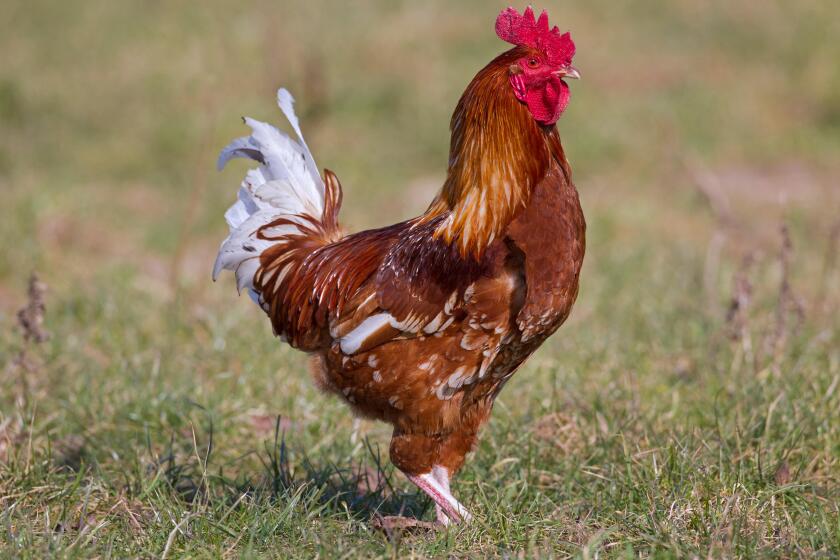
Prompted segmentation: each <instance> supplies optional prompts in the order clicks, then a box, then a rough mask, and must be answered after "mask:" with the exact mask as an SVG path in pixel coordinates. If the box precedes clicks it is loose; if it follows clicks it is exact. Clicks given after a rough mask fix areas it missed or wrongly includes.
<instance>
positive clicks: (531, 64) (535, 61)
mask: <svg viewBox="0 0 840 560" xmlns="http://www.w3.org/2000/svg"><path fill="white" fill-rule="evenodd" d="M539 65H540V60H539V59H538V58H529V59H528V66H529V67H531V68H536V67H537V66H539Z"/></svg>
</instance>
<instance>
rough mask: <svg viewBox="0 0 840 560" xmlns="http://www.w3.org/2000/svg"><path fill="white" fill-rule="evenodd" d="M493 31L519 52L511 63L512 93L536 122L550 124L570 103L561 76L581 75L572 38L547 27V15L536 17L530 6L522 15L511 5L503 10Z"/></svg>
mask: <svg viewBox="0 0 840 560" xmlns="http://www.w3.org/2000/svg"><path fill="white" fill-rule="evenodd" d="M496 34H497V35H498V36H499V38H500V39H502V40H503V41H507V42H508V43H512V44H514V45H516V46H517V50H518V51H521V56H520V58H519V59H518V60H517V61H516V62H515V63H514V64H512V65H511V66H510V84H511V86H512V87H513V93H514V95H516V98H517V99H519V101H521V102H522V103H525V104H526V105H527V106H528V109H529V110H530V111H531V115H533V117H534V119H535V120H536V121H537V122H539V123H540V124H543V125H553V124H554V123H556V122H557V119H559V118H560V115H561V114H562V113H563V111H564V110H565V109H566V106H567V105H568V104H569V86H568V85H567V84H566V82H564V81H563V78H573V79H577V78H580V74H579V73H578V71H577V69H576V68H575V67H574V66H572V57H573V56H574V55H575V44H574V42H572V37H571V36H570V35H569V33H563V34H561V33H560V30H559V29H558V28H557V27H554V28H551V29H549V27H548V14H547V13H546V12H545V11H543V12H542V13H541V14H540V17H539V19H535V18H534V11H533V10H532V9H531V8H530V7H528V8H527V9H526V10H525V13H524V14H521V15H520V14H519V12H517V11H516V10H514V9H513V8H507V9H506V10H503V11H502V13H500V14H499V17H498V18H497V19H496Z"/></svg>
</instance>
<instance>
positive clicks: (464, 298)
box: [254, 47, 585, 474]
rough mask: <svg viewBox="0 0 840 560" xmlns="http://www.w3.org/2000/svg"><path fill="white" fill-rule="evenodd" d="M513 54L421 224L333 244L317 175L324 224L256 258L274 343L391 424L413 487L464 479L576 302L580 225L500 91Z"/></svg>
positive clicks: (534, 134)
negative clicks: (443, 476)
mask: <svg viewBox="0 0 840 560" xmlns="http://www.w3.org/2000/svg"><path fill="white" fill-rule="evenodd" d="M523 52H524V48H523V47H517V48H514V49H512V50H511V51H508V52H507V53H504V54H502V55H500V56H499V57H497V59H496V60H494V61H493V62H491V63H490V64H489V65H488V66H487V67H486V68H484V69H483V70H482V71H480V72H479V73H478V75H477V76H476V77H475V79H474V80H473V82H472V83H471V84H470V86H469V87H468V88H467V90H466V91H465V93H464V95H463V96H462V98H461V101H460V102H459V104H458V107H457V109H456V111H455V114H454V115H453V118H452V125H451V128H452V143H451V151H450V162H449V173H448V176H447V179H446V183H445V184H444V186H443V189H442V191H441V193H440V194H439V195H438V196H437V197H436V198H435V200H434V201H433V202H432V204H431V206H430V207H429V209H428V210H427V212H426V213H425V214H424V215H423V216H420V217H419V218H416V219H413V220H409V221H406V222H402V223H399V224H396V225H393V226H389V227H386V228H382V229H378V230H371V231H365V232H361V233H357V234H354V235H349V236H346V237H341V234H340V232H339V228H338V224H337V222H336V215H337V212H338V207H339V206H340V192H341V189H340V186H339V185H338V181H337V179H336V178H335V176H334V175H332V174H331V173H329V172H328V174H327V187H328V188H327V204H326V207H327V211H326V214H325V218H324V219H323V220H320V221H319V220H315V219H312V218H306V223H305V226H306V227H305V228H303V227H302V228H301V230H302V232H301V233H300V234H295V235H293V236H287V237H285V238H284V239H283V241H285V243H283V244H282V245H278V246H277V248H276V249H275V248H274V247H272V248H269V249H268V250H266V251H264V252H263V253H262V255H261V257H260V264H261V267H260V269H259V270H258V272H257V274H256V276H255V282H254V284H255V289H256V290H257V291H258V292H259V293H260V296H261V299H262V301H263V302H264V303H265V304H266V306H267V312H268V314H269V315H270V317H271V320H272V324H273V326H274V329H275V331H276V333H277V334H279V335H281V336H283V337H284V338H285V339H286V340H288V341H289V342H290V343H291V344H292V345H293V346H295V347H297V348H300V349H302V350H305V351H308V352H310V353H312V355H313V357H314V359H315V361H316V368H315V376H316V380H317V382H318V384H319V386H321V387H322V388H324V389H325V390H329V391H332V392H335V393H336V394H338V395H340V396H341V397H343V398H344V399H345V400H346V401H347V402H348V403H349V404H350V405H351V406H352V407H353V408H354V409H355V410H356V411H358V412H359V413H360V414H363V415H365V416H368V417H372V418H376V419H380V420H384V421H386V422H389V423H391V424H393V426H394V437H393V439H392V443H391V457H392V460H393V462H394V463H395V464H396V466H397V467H399V468H400V469H401V470H403V471H405V472H406V473H409V474H418V473H423V472H428V471H429V469H431V467H432V465H441V466H444V467H446V468H447V469H448V470H449V472H450V473H454V472H456V471H457V470H458V469H459V468H460V467H461V466H462V464H463V461H464V456H465V455H466V453H467V452H468V451H469V450H470V449H471V447H472V446H473V444H474V443H475V441H476V437H477V434H478V432H479V429H480V428H481V426H482V425H483V424H484V422H485V421H486V420H487V418H488V416H489V414H490V410H491V408H492V405H493V401H494V399H495V398H496V396H497V395H498V393H499V391H500V390H501V388H502V386H503V385H504V383H505V382H506V381H507V379H509V377H510V376H511V375H512V374H513V372H514V371H516V369H517V368H518V367H519V366H520V365H521V364H522V363H523V362H524V361H525V359H526V358H527V357H528V356H530V355H531V354H532V353H533V352H534V350H536V348H537V347H538V346H539V345H540V344H541V343H542V342H543V341H544V340H545V339H546V338H547V337H548V336H549V335H550V334H551V333H553V332H554V331H555V330H556V329H557V327H559V326H560V324H561V323H562V322H563V321H564V320H565V319H566V318H567V317H568V315H569V312H570V311H571V308H572V304H573V303H574V301H575V298H576V297H577V292H578V278H579V273H580V268H581V265H582V262H583V254H584V246H585V223H584V218H583V213H582V211H581V208H580V203H579V201H578V196H577V191H576V190H575V187H574V185H573V184H572V182H571V172H570V169H569V165H568V163H567V161H566V157H565V155H564V153H563V149H562V146H561V144H560V139H559V136H558V133H557V129H556V128H555V127H554V126H551V127H544V126H541V125H539V124H537V123H536V122H535V121H534V119H533V118H532V117H531V115H530V114H529V112H528V110H527V108H526V107H525V106H524V105H522V104H521V103H520V102H518V101H517V100H516V98H515V97H514V95H513V92H512V91H511V89H510V86H509V84H508V67H509V66H510V64H511V63H512V62H513V61H514V60H516V59H517V58H519V57H521V56H522V55H523ZM298 223H300V222H298ZM273 225H277V224H276V223H272V224H268V225H267V226H264V228H263V229H265V230H266V231H270V229H271V227H272V226H273ZM375 320H378V322H376V321H375ZM368 325H372V326H370V327H369V328H368ZM366 329H367V330H366ZM362 331H363V334H364V336H363V337H361V338H362V339H363V340H361V343H359V344H358V345H354V346H353V347H352V348H350V349H348V346H350V345H349V343H347V344H345V343H346V341H347V340H348V339H347V337H353V336H354V333H359V332H362ZM355 336H358V335H355Z"/></svg>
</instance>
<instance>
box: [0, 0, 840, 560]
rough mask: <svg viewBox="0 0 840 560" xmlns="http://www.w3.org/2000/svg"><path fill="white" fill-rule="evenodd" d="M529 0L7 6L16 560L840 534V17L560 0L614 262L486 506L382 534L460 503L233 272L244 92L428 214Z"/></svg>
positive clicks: (5, 465) (543, 365) (830, 553)
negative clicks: (333, 388)
mask: <svg viewBox="0 0 840 560" xmlns="http://www.w3.org/2000/svg"><path fill="white" fill-rule="evenodd" d="M505 5H507V4H506V3H500V2H495V1H494V2H487V1H479V0H469V1H465V2H458V3H453V2H443V1H442V0H432V1H430V2H401V1H400V2H392V1H388V2H386V1H385V0H380V1H374V0H364V1H360V2H352V3H350V2H346V3H345V2H326V1H324V0H316V1H312V2H283V3H280V2H269V1H262V2H256V3H250V4H248V5H243V4H232V3H225V2H221V1H220V0H210V1H207V2H202V3H187V2H180V1H173V2H150V1H140V0H126V1H123V2H58V1H55V2H48V1H45V0H36V1H34V2H33V1H29V2H23V1H22V0H11V2H6V3H5V5H4V7H3V10H2V11H3V15H2V16H0V50H2V52H3V53H4V54H3V56H2V58H1V59H0V129H2V135H0V203H1V204H0V208H2V210H0V239H2V240H3V242H2V244H0V557H3V558H7V557H21V558H44V557H58V558H74V557H117V558H124V557H144V558H145V557H159V556H167V557H169V558H175V557H198V558H210V557H220V556H221V557H263V556H267V557H278V558H289V557H300V558H308V557H316V556H317V557H323V558H355V557H367V556H369V557H383V558H385V557H389V558H397V557H399V558H403V557H473V558H481V557H504V558H532V557H567V556H578V557H583V558H595V557H600V558H608V557H610V558H611V557H619V558H623V557H626V558H630V557H639V556H641V557H648V556H656V557H701V558H703V557H735V556H738V557H780V558H785V557H806V556H807V557H822V558H836V557H838V556H840V320H838V319H837V317H838V313H840V262H838V261H839V260H840V159H838V153H840V66H838V64H837V60H840V43H838V42H837V41H836V38H837V37H838V36H840V7H838V5H835V4H832V3H830V2H823V1H817V0H806V1H804V2H797V3H791V2H782V1H781V0H768V1H766V2H748V1H746V0H742V1H739V2H723V1H722V0H716V1H713V2H700V1H697V0H678V1H670V0H669V1H666V0H659V1H655V0H647V1H644V2H634V3H627V5H626V6H625V5H624V4H621V3H616V2H612V1H609V0H595V1H592V2H577V3H574V5H572V3H570V2H551V3H550V5H548V6H546V7H547V8H549V11H550V14H551V16H552V19H553V21H554V22H556V23H557V24H558V25H559V26H560V27H561V28H567V29H571V30H572V32H573V37H574V38H575V40H576V42H577V45H578V56H577V58H576V65H577V66H578V67H579V68H580V69H581V73H582V74H583V80H581V81H580V82H579V83H574V84H572V86H573V91H572V101H571V105H570V108H569V110H568V111H567V112H566V114H565V115H564V117H563V119H562V120H561V121H560V130H561V135H562V137H563V138H564V143H565V146H566V149H567V153H568V155H569V157H570V160H571V162H572V165H573V168H574V170H575V181H576V183H577V185H578V188H579V190H580V193H581V199H582V202H583V205H584V209H585V211H586V213H587V218H588V222H589V239H588V241H589V243H588V254H587V260H586V263H585V266H584V271H583V278H582V287H581V294H580V299H579V301H578V304H577V306H576V308H575V311H574V312H573V315H572V318H571V319H570V321H569V322H568V323H567V324H566V325H565V326H564V327H563V328H562V329H561V330H560V331H559V332H558V334H557V335H555V336H554V337H553V338H552V339H550V341H549V342H548V343H547V344H546V345H545V347H544V348H542V349H541V350H540V351H539V353H538V354H537V355H536V356H534V357H533V359H532V360H531V361H530V362H528V364H527V366H526V367H524V368H523V369H522V370H520V372H519V373H518V374H517V375H516V376H515V377H514V378H513V380H512V381H511V383H509V384H508V386H507V388H506V389H505V391H504V392H503V393H502V395H501V397H500V398H499V400H498V401H497V406H496V408H495V412H494V416H493V419H492V421H491V423H490V424H489V425H488V427H487V429H486V430H485V432H484V434H483V438H482V440H481V444H480V446H479V448H478V449H477V452H476V453H475V455H474V456H473V457H472V459H471V460H470V461H469V462H468V464H467V467H466V468H465V469H464V471H463V473H462V474H461V476H460V477H459V478H458V479H457V480H456V481H455V487H454V490H455V494H456V495H457V496H458V497H459V498H460V499H462V501H463V502H465V504H466V505H467V507H469V508H470V509H471V510H472V511H473V513H474V514H476V520H475V522H474V523H473V524H472V525H470V526H468V527H463V528H454V529H451V530H448V531H442V532H438V533H435V534H402V533H389V534H385V533H381V532H379V531H377V530H375V529H374V528H373V527H372V519H373V518H374V517H375V515H377V514H396V513H399V512H401V511H403V512H406V513H413V514H417V515H423V516H426V518H429V517H430V516H432V515H433V513H434V512H433V508H432V507H431V506H430V503H429V501H428V500H427V499H425V498H424V497H423V496H422V495H420V494H418V492H417V491H416V490H415V489H414V488H413V487H412V486H411V485H410V484H409V483H408V482H407V481H406V480H405V479H404V478H403V477H401V475H400V474H399V473H397V472H395V471H394V469H393V467H391V466H390V464H389V463H388V461H387V443H388V438H389V430H388V429H387V428H386V427H385V426H383V425H379V424H374V423H370V422H367V421H354V419H353V418H352V416H351V415H350V414H349V412H348V411H347V410H346V409H345V408H344V407H343V406H342V405H341V404H340V403H338V402H337V401H335V400H334V399H331V398H328V397H325V396H323V395H321V394H319V393H318V392H317V391H316V390H315V389H314V388H313V386H312V384H311V382H310V380H309V376H308V371H307V364H306V361H305V358H304V357H303V356H302V355H300V354H298V353H296V352H293V351H291V350H290V349H289V348H287V347H285V346H283V345H282V344H280V343H279V341H277V340H276V339H274V338H273V337H272V335H271V331H270V327H269V324H268V322H267V320H265V318H264V317H263V316H262V315H261V313H260V312H259V311H258V310H257V309H256V307H255V306H253V305H251V304H250V302H249V301H247V298H242V299H238V298H237V297H236V293H235V290H234V285H233V281H232V279H231V278H230V277H227V276H226V277H225V278H224V279H223V280H222V281H220V282H218V283H217V284H213V283H212V282H211V281H210V269H211V267H212V263H213V259H214V257H215V251H216V249H217V247H218V243H219V241H220V240H221V239H222V238H223V237H224V235H225V234H226V228H225V225H224V222H223V220H222V213H223V211H224V209H225V208H226V207H227V206H228V205H229V204H230V203H231V202H232V200H233V199H234V196H235V189H236V187H237V185H238V182H239V180H240V178H241V175H242V173H243V172H244V169H245V167H244V164H234V165H231V166H229V168H228V169H227V170H225V172H224V173H221V174H217V173H216V172H215V171H214V163H215V156H216V154H217V153H218V150H219V149H220V148H221V147H222V146H223V145H224V144H226V143H227V141H228V140H230V139H231V138H233V137H235V136H239V135H242V134H243V133H244V132H245V128H244V127H243V125H242V123H241V121H240V120H239V117H240V115H243V114H246V115H250V116H253V117H255V118H260V119H263V120H274V121H279V119H280V114H279V111H277V109H276V107H274V105H273V97H274V92H275V90H276V88H277V87H279V86H281V85H283V86H286V87H288V88H289V89H291V91H292V92H293V93H294V94H295V95H296V96H297V98H298V100H299V105H298V106H299V109H300V113H301V117H302V125H303V128H304V131H305V132H306V133H307V136H308V141H309V144H310V146H311V147H312V148H313V151H314V153H315V156H316V158H317V160H318V163H319V164H320V165H322V166H327V167H330V168H331V169H334V170H335V171H336V172H337V173H338V175H339V176H340V177H341V179H342V182H343V184H344V186H345V210H344V211H343V223H344V224H345V226H347V227H348V229H350V230H356V229H361V228H365V227H371V226H375V225H385V224H387V223H393V222H394V221H397V220H399V219H402V218H405V217H407V216H410V215H415V214H417V213H419V212H420V211H422V210H423V209H424V208H425V205H426V204H427V202H428V200H429V199H430V197H431V196H432V195H433V193H434V191H435V190H436V189H437V188H438V187H439V185H440V184H441V180H442V177H443V173H444V171H445V162H446V153H447V148H448V138H449V137H448V132H447V128H448V119H449V115H450V113H451V111H452V109H453V108H454V106H455V103H456V101H457V98H458V96H459V95H460V93H461V91H462V90H463V88H464V86H465V85H466V83H467V82H468V81H469V79H470V78H471V77H472V75H473V74H474V73H475V72H476V71H477V70H478V69H479V68H480V67H481V66H483V65H484V64H485V63H486V62H487V61H489V60H490V59H491V58H492V57H493V56H494V55H495V54H496V53H498V52H500V51H501V50H502V49H503V48H504V45H503V44H502V43H501V42H500V41H499V40H498V39H496V37H495V35H494V33H493V21H494V18H495V16H496V14H497V13H498V10H499V9H500V8H502V7H504V6H505ZM518 7H520V8H521V7H522V6H518ZM33 272H35V273H37V274H38V276H39V278H40V281H41V283H42V284H37V285H35V286H34V288H35V289H34V290H33V291H32V293H31V294H30V295H27V289H28V284H27V282H28V278H29V276H30V274H31V273H33ZM42 303H44V304H45V309H46V311H45V313H43V314H42V313H41V311H40V308H39V306H40V304H42ZM27 304H29V311H27V312H26V313H25V314H24V315H25V317H24V318H27V319H28V320H29V323H30V326H29V328H28V329H26V328H21V321H20V320H19V318H18V316H17V312H18V310H19V309H21V308H22V307H24V306H25V305H27ZM41 317H43V325H40V324H39V320H40V318H41ZM47 333H48V334H49V337H48V338H47V336H46V334H47Z"/></svg>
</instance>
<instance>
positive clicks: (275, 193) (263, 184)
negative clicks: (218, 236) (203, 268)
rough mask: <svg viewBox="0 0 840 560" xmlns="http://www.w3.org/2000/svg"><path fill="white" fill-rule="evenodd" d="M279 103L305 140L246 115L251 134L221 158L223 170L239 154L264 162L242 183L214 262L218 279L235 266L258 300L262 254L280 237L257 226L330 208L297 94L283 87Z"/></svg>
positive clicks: (280, 230) (291, 228)
mask: <svg viewBox="0 0 840 560" xmlns="http://www.w3.org/2000/svg"><path fill="white" fill-rule="evenodd" d="M277 104H278V105H279V107H280V110H281V111H283V114H284V115H285V116H286V118H287V119H288V120H289V123H290V124H291V125H292V128H293V129H294V131H295V133H296V134H297V136H298V139H299V140H300V143H298V142H296V141H295V140H293V139H291V138H290V137H289V136H288V135H287V134H285V133H284V132H281V131H280V130H278V129H276V128H275V127H273V126H271V125H269V124H266V123H263V122H260V121H256V120H254V119H250V118H245V119H244V120H245V124H247V125H248V126H250V127H251V130H252V132H251V135H250V136H247V137H243V138H237V139H236V140H234V141H233V142H231V143H230V144H228V145H227V146H226V147H225V148H224V149H223V150H222V152H221V153H220V154H219V160H218V168H219V169H220V170H221V169H222V168H224V166H225V164H227V162H228V161H230V160H231V159H233V158H237V157H245V158H249V159H252V160H255V161H258V162H260V164H261V165H260V166H259V167H257V168H256V169H251V170H250V171H248V173H247V174H246V175H245V179H244V180H243V181H242V186H241V187H240V188H239V198H238V200H237V201H236V202H235V203H234V204H233V206H231V207H230V208H229V209H228V210H227V212H225V220H226V221H227V224H228V227H229V228H230V235H228V237H227V239H225V240H224V241H223V242H222V245H221V247H220V248H219V254H218V256H217V257H216V263H215V265H214V266H213V280H215V279H216V278H217V277H218V275H219V273H220V272H221V271H222V270H223V269H226V270H232V271H234V273H235V275H236V286H237V289H238V290H239V292H240V293H241V292H242V290H244V289H247V290H248V291H249V294H250V295H251V298H252V299H254V301H256V302H257V303H259V294H257V293H256V292H255V291H254V273H255V272H256V271H257V269H258V268H259V257H260V254H261V253H262V252H263V251H264V250H265V249H267V248H268V247H270V246H272V245H274V244H276V243H277V241H267V240H264V239H257V237H256V232H257V230H258V229H259V228H260V227H262V226H264V225H266V224H268V223H270V222H273V221H274V220H276V219H277V218H280V217H285V218H288V219H289V220H291V221H293V222H297V221H299V218H297V216H299V215H304V214H305V215H309V216H312V217H314V218H319V219H320V218H322V217H323V213H324V181H323V179H322V178H321V175H320V174H319V173H318V169H317V167H316V166H315V160H314V158H313V157H312V153H311V152H310V151H309V148H308V147H307V145H306V141H305V140H304V139H303V134H302V133H301V131H300V125H299V123H298V118H297V115H295V111H294V107H293V104H294V98H293V97H292V95H291V94H290V93H289V92H288V91H286V90H285V89H280V90H279V91H278V92H277ZM298 231H299V229H298V228H297V226H295V225H293V224H290V225H283V226H277V227H274V228H271V232H270V233H271V235H272V236H276V235H278V234H280V235H282V234H286V233H296V232H298Z"/></svg>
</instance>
